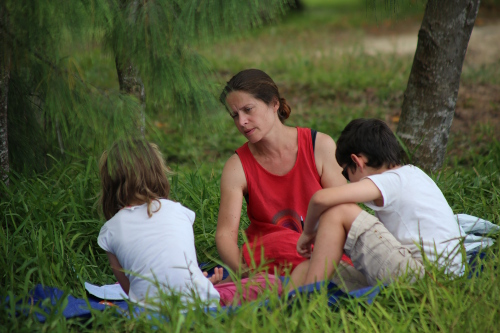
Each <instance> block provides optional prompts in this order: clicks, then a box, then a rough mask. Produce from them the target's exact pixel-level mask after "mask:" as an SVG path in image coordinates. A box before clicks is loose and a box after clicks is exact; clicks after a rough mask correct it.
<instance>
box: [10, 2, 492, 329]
mask: <svg viewBox="0 0 500 333" xmlns="http://www.w3.org/2000/svg"><path fill="white" fill-rule="evenodd" d="M304 3H305V5H306V8H305V10H304V12H301V13H292V14H290V15H288V16H287V17H286V18H284V19H283V20H282V21H281V22H279V23H278V24H275V25H267V26H265V27H262V28H260V29H258V30H255V31H252V32H249V33H247V34H246V35H244V36H240V37H233V38H226V39H224V40H219V41H217V42H216V43H214V44H211V45H204V44H202V45H199V46H197V50H198V52H200V53H201V54H202V55H203V56H205V57H206V59H207V60H208V61H209V62H210V63H211V64H212V65H213V67H214V69H215V74H214V75H215V80H216V82H218V84H217V85H216V86H214V93H215V92H217V91H219V90H220V89H221V88H222V85H223V84H224V82H226V81H227V80H228V79H229V78H230V77H231V76H232V75H233V74H235V73H236V72H238V71H239V70H242V69H245V68H250V67H251V68H260V69H262V70H264V71H266V72H267V73H268V74H269V75H270V76H271V77H272V78H273V79H275V81H276V83H277V84H278V86H279V88H280V90H281V92H282V95H283V96H284V97H285V98H286V99H287V100H288V101H289V104H290V105H291V107H292V114H291V116H290V118H289V120H287V124H289V125H292V126H305V127H312V128H315V129H317V130H318V131H321V132H324V133H327V134H329V135H331V136H332V137H333V138H334V139H336V138H337V137H338V136H339V134H340V131H341V130H342V129H343V127H344V126H345V125H346V124H347V123H348V122H349V121H350V120H352V119H354V118H358V117H377V118H380V119H383V120H385V121H387V122H388V124H389V125H390V126H392V128H394V129H395V128H396V126H397V120H398V115H399V111H400V107H401V103H402V98H403V93H404V89H405V87H406V82H407V80H408V75H409V72H410V69H411V64H412V57H413V56H412V55H411V54H410V55H408V54H403V55H399V54H394V53H390V52H389V53H378V54H370V52H367V50H366V47H365V45H366V44H364V41H366V40H367V39H370V38H374V36H388V35H397V34H403V33H407V32H409V31H413V30H412V29H413V27H415V26H417V29H418V24H419V21H420V20H421V18H422V15H423V6H424V4H423V2H422V1H418V0H417V1H402V2H397V7H396V9H395V12H394V10H393V9H390V8H389V9H387V8H386V6H390V4H391V3H392V1H376V5H375V7H373V5H371V3H372V2H371V1H368V2H365V1H364V0H356V1H354V0H353V1H348V0H336V1H333V0H332V1H327V0H309V1H304ZM367 3H368V5H367ZM479 15H480V17H481V15H486V13H481V12H480V14H479ZM76 60H77V61H79V62H80V63H81V65H82V66H85V67H92V66H93V67H95V73H92V71H90V74H89V75H90V78H89V79H90V80H91V79H92V77H93V78H95V80H99V75H98V73H99V72H102V71H112V68H111V69H110V66H114V65H113V61H112V59H109V58H106V57H105V56H102V55H101V54H99V52H98V51H96V50H95V49H92V50H91V51H89V52H88V53H83V54H80V55H79V56H78V57H76ZM499 65H500V60H496V61H493V62H491V63H486V64H475V63H470V62H469V63H468V62H467V61H466V65H465V67H464V71H463V76H462V83H461V90H460V94H459V102H458V103H457V114H458V116H457V118H456V119H455V121H454V126H455V127H453V128H452V132H451V136H450V142H449V147H448V155H447V158H446V162H445V165H444V166H443V167H442V169H441V170H440V171H439V172H437V173H435V174H432V175H431V176H432V177H433V179H434V180H435V181H436V183H437V184H438V186H439V187H440V188H441V190H442V191H443V193H444V194H445V196H446V198H447V200H448V202H449V204H450V206H451V207H452V209H453V211H454V212H455V213H467V214H471V215H475V216H479V217H482V218H485V219H487V220H490V221H492V222H494V223H496V224H500V214H499V213H498V212H499V211H500V174H499V170H500V142H499V140H500V134H499V133H500V131H499V129H500V128H499V126H498V120H495V119H496V118H495V117H497V118H498V112H499V110H500V101H499V99H498V95H497V92H499V91H500V82H499V81H498V78H499V77H500V76H499V74H500V73H499V68H500V66H499ZM92 75H93V76H92ZM99 84H100V86H106V85H108V88H109V89H117V86H116V84H115V83H111V82H99ZM469 114H474V115H476V116H475V118H468V115H469ZM478 115H484V116H482V117H480V116H478ZM495 115H496V116H495ZM148 117H149V118H148V123H147V131H146V132H147V136H148V138H149V139H150V140H151V141H153V142H155V143H157V144H158V145H159V146H160V148H161V150H162V151H163V152H164V153H165V155H166V156H167V162H168V164H169V166H170V167H171V168H172V169H173V170H174V171H176V174H175V175H174V176H173V177H172V179H171V184H172V198H173V199H174V200H177V201H179V202H181V203H183V204H184V205H185V206H187V207H189V208H190V209H192V210H194V211H195V212H196V216H197V218H196V222H195V225H194V230H195V241H196V248H197V251H198V259H199V261H200V262H210V263H216V262H218V255H217V251H216V248H215V242H214V233H215V226H216V220H217V213H218V205H219V198H220V194H219V179H220V174H221V171H222V167H223V165H224V163H225V161H226V160H227V158H229V156H231V154H233V153H234V150H235V149H236V148H238V147H239V146H240V145H241V144H243V143H244V137H242V136H241V135H240V134H239V133H238V131H237V130H236V128H235V126H234V125H233V123H232V120H231V118H230V117H229V116H228V115H227V114H226V113H225V112H224V111H223V109H222V106H221V108H220V109H218V110H211V112H208V111H207V115H206V116H205V117H203V118H201V119H197V121H196V122H194V123H193V122H191V123H189V122H186V121H183V120H182V119H177V118H175V117H174V118H173V117H172V116H168V117H167V116H166V115H164V114H162V113H161V112H157V113H155V114H150V115H149V116H148ZM464 119H465V120H464ZM471 119H472V120H471ZM98 158H99V156H98V154H94V155H91V156H85V157H83V158H78V157H74V158H73V159H72V160H71V161H69V162H66V161H65V162H59V161H55V162H54V166H53V167H52V169H51V170H49V171H47V172H46V173H43V174H36V175H33V174H28V173H23V174H15V175H13V178H12V180H11V185H10V187H9V188H6V187H2V188H1V189H0V191H2V192H4V193H7V195H5V196H3V197H2V198H1V201H0V212H1V214H0V217H1V218H2V228H1V229H0V251H1V252H2V255H1V256H0V273H1V280H0V295H1V297H2V299H5V298H6V297H7V296H9V297H10V299H11V301H10V304H11V305H12V304H14V303H15V302H16V301H17V300H22V299H24V300H26V296H27V295H28V293H29V290H30V289H31V288H32V287H33V286H34V285H36V284H39V283H43V284H45V285H47V286H56V287H58V288H61V289H63V290H65V291H67V292H68V293H70V294H72V295H74V296H75V297H85V290H84V287H83V282H84V281H89V282H92V283H95V284H109V283H114V282H115V279H114V276H113V274H112V272H111V270H110V268H109V264H108V260H107V257H106V255H105V253H104V252H103V251H102V250H101V249H100V248H99V247H98V245H97V236H98V233H99V230H100V227H101V226H102V224H103V223H104V219H103V217H102V216H100V215H99V213H98V207H97V206H96V198H97V195H98V190H99V180H98V170H97V160H98ZM0 186H2V185H0ZM247 223H248V218H247V217H246V216H245V211H244V210H243V214H242V223H241V231H243V230H244V227H245V226H246V225H247ZM488 253H489V257H488V259H486V260H485V262H484V264H485V268H484V271H483V272H482V273H481V274H480V275H479V276H477V275H473V276H472V278H468V277H467V274H466V276H464V277H461V278H457V279H454V280H451V279H449V278H448V277H446V276H444V275H443V274H442V273H441V272H439V271H437V270H435V269H433V268H431V267H429V274H428V275H427V276H426V277H425V278H424V279H422V280H421V281H418V282H417V283H415V284H408V283H406V282H404V281H401V282H395V283H393V284H391V285H389V286H387V287H386V288H385V289H383V291H382V292H381V294H380V295H379V296H377V298H376V299H375V302H373V304H367V303H366V302H364V301H363V300H362V299H361V300H344V301H342V302H340V304H339V305H338V306H336V307H329V306H328V304H327V296H326V294H325V292H322V293H319V294H317V295H313V296H311V297H310V298H309V299H307V300H305V299H300V298H299V299H298V300H297V301H296V302H294V303H293V304H290V303H289V302H287V300H286V299H284V298H279V297H278V296H277V295H276V294H271V295H266V296H267V297H268V299H269V301H268V302H269V303H268V307H267V308H265V307H260V306H258V305H256V303H252V304H247V305H244V306H242V307H241V309H240V310H239V311H237V312H236V313H221V314H218V315H207V314H206V313H204V311H203V308H202V307H201V306H200V305H199V304H197V305H194V306H193V307H190V308H188V309H185V308H184V309H183V308H182V305H180V304H179V303H178V302H176V301H175V300H166V302H165V305H164V308H162V313H163V314H165V315H166V316H167V317H169V318H170V320H169V321H165V320H164V319H161V318H157V317H154V318H152V319H151V318H148V317H147V316H146V315H147V314H143V315H141V316H139V317H138V318H133V319H130V318H127V317H123V316H116V315H115V311H114V309H113V308H110V309H108V310H106V311H104V312H98V311H96V312H94V313H93V314H92V316H91V317H90V318H86V319H71V320H66V319H65V318H64V317H63V316H62V315H61V313H56V314H53V315H51V316H50V317H49V318H48V320H47V322H46V323H43V324H41V323H38V322H37V321H36V320H35V319H34V318H33V316H32V315H28V316H17V317H16V316H15V311H14V310H13V309H12V307H10V308H7V307H1V308H0V332H3V331H5V332H7V331H19V332H32V331H44V332H52V331H75V332H86V331H98V332H142V331H151V330H158V331H168V332H181V331H195V332H197V331H204V332H205V331H206V332H222V331H224V332H227V331H234V332H243V331H245V332H246V331H249V332H262V331H264V332H275V331H276V332H283V331H318V332H324V331H343V332H436V331H443V332H451V331H453V332H470V331H475V332H484V331H490V332H494V331H498V330H499V329H498V328H499V327H500V315H499V314H500V280H499V274H500V265H499V259H498V258H499V257H498V256H499V253H500V245H499V244H498V243H497V244H496V245H494V246H493V247H492V248H491V249H490V250H489V251H488ZM24 305H25V308H26V309H27V310H28V311H30V312H31V313H33V311H34V309H33V308H32V307H31V305H30V304H29V303H28V304H26V303H25V304H24ZM180 310H184V311H185V314H180Z"/></svg>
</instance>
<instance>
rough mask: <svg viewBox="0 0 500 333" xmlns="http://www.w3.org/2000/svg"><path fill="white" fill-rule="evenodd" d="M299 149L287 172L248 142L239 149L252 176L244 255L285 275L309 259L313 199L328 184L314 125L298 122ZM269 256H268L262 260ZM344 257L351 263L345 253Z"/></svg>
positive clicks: (251, 264)
mask: <svg viewBox="0 0 500 333" xmlns="http://www.w3.org/2000/svg"><path fill="white" fill-rule="evenodd" d="M297 133H298V140H297V142H298V152H297V160H296V161H295V165H294V166H293V168H292V170H290V171H289V172H288V173H287V174H286V175H283V176H277V175H273V174H272V173H270V172H269V171H267V170H266V169H264V168H263V167H262V166H261V165H260V164H259V163H258V162H257V160H256V159H255V158H254V157H253V155H252V153H251V152H250V149H249V148H248V143H245V144H244V145H243V146H241V147H240V148H239V149H238V150H236V153H237V154H238V156H239V158H240V161H241V164H242V165H243V170H244V172H245V177H246V180H247V192H248V194H247V196H246V197H245V199H246V201H247V214H248V218H249V219H250V226H249V227H248V229H247V230H246V236H247V239H248V242H247V244H246V245H244V246H243V248H242V251H243V258H244V259H245V262H246V264H247V265H248V266H249V267H251V268H252V269H259V268H260V270H267V271H268V272H269V271H270V272H273V271H274V273H275V274H280V275H283V274H284V273H285V270H286V269H287V268H291V269H292V270H293V269H294V268H295V267H297V265H298V264H300V263H301V262H302V261H304V260H305V258H304V257H301V256H300V255H299V254H298V253H297V248H296V246H297V241H298V239H299V237H300V234H301V233H302V221H303V219H304V218H305V217H306V214H307V207H308V206H309V201H310V199H311V197H312V195H313V194H314V193H316V191H318V190H320V189H322V186H321V178H320V176H319V174H318V170H317V168H316V160H315V158H314V148H313V139H312V137H311V130H310V129H306V128H300V127H297ZM262 259H264V261H262ZM342 260H344V261H347V262H348V263H350V264H351V265H352V263H351V261H350V259H349V258H348V257H346V256H345V255H343V256H342Z"/></svg>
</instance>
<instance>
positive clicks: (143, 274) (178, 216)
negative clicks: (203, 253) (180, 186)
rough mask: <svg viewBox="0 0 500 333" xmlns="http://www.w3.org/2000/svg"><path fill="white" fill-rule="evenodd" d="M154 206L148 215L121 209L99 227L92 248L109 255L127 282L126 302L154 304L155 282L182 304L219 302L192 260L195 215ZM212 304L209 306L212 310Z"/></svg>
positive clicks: (164, 204) (170, 205)
mask: <svg viewBox="0 0 500 333" xmlns="http://www.w3.org/2000/svg"><path fill="white" fill-rule="evenodd" d="M159 201H160V203H161V207H160V210H159V211H157V212H155V211H156V210H157V209H158V203H157V202H156V201H153V203H152V207H151V208H152V212H153V216H152V217H148V215H147V205H146V204H143V205H140V206H132V207H125V208H123V209H121V210H120V211H119V212H118V213H116V215H115V216H113V217H112V218H111V219H110V220H109V221H107V222H106V223H105V224H104V226H103V227H102V228H101V231H100V233H99V237H98V239H97V243H98V244H99V246H100V247H101V248H102V249H103V250H105V251H108V252H111V253H113V254H114V255H115V256H116V257H117V258H118V261H119V262H120V264H121V266H122V267H123V269H124V270H126V271H129V272H125V275H126V276H127V278H128V279H129V281H130V291H129V298H130V300H132V301H136V302H144V301H145V300H146V298H147V299H151V300H154V298H155V296H156V295H157V293H158V290H157V288H156V286H155V282H154V281H157V282H158V283H159V285H160V286H162V290H163V291H164V292H166V293H169V292H170V291H175V292H177V293H180V294H181V295H182V296H181V298H182V299H183V301H184V302H187V301H190V300H193V297H192V296H193V293H195V295H196V296H195V297H194V298H196V297H199V299H201V300H202V301H204V302H209V303H213V304H218V303H219V293H218V292H217V291H216V290H215V288H214V286H213V284H212V283H211V282H210V281H209V280H208V279H207V278H206V277H205V276H204V275H203V272H202V271H201V269H200V268H199V266H198V261H197V259H196V250H195V246H194V233H193V227H192V225H193V223H194V219H195V213H194V212H193V211H191V210H189V209H187V208H186V207H184V206H182V205H181V204H180V203H176V202H173V201H170V200H166V199H160V200H159ZM213 304H212V305H213Z"/></svg>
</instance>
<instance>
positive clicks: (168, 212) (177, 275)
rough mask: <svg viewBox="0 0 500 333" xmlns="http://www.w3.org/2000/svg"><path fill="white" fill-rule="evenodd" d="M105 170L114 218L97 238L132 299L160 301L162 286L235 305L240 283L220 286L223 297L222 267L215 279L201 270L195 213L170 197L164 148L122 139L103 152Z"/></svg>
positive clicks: (108, 209) (105, 206) (106, 201)
mask: <svg viewBox="0 0 500 333" xmlns="http://www.w3.org/2000/svg"><path fill="white" fill-rule="evenodd" d="M99 169H100V176H101V185H102V193H101V199H100V201H101V205H102V210H103V213H104V216H105V217H106V219H107V220H108V221H107V222H106V223H105V224H104V226H103V227H102V228H101V231H100V233H99V237H98V240H97V242H98V244H99V246H100V247H101V248H102V249H103V250H105V251H106V254H107V256H108V259H109V263H110V265H111V269H112V270H113V273H114V275H115V277H116V279H117V280H118V282H119V283H120V285H121V287H122V288H123V290H124V291H125V292H126V293H127V294H128V295H129V298H130V300H131V301H134V302H139V303H151V302H155V301H157V298H158V294H159V292H160V291H159V290H158V287H159V288H160V289H162V291H163V292H174V293H178V294H180V296H181V299H182V300H183V301H184V302H185V303H187V302H191V301H194V299H198V300H201V301H202V302H205V303H206V304H209V305H216V304H217V303H219V301H220V302H221V304H222V305H225V304H228V303H231V302H232V300H233V299H234V297H235V294H236V287H235V286H234V284H219V285H218V288H219V290H220V291H221V294H222V297H221V296H220V294H219V291H218V290H217V289H216V288H215V287H214V284H216V283H218V282H220V281H221V279H222V268H216V269H215V274H214V275H213V276H212V277H210V278H207V277H206V275H207V274H206V273H205V272H202V271H201V269H200V268H199V265H198V261H197V258H196V249H195V246H194V233H193V227H192V226H193V223H194V220H195V213H194V212H193V211H191V210H189V209H187V208H186V207H184V206H182V205H181V204H180V203H177V202H173V201H171V200H169V199H168V195H169V191H170V185H169V183H168V179H167V173H168V171H167V168H166V166H165V163H164V160H163V157H162V155H161V153H160V151H159V150H158V147H157V146H156V145H155V144H152V143H149V142H147V141H145V140H142V139H134V140H120V141H117V142H115V143H114V144H113V145H112V146H111V148H110V149H109V150H108V151H105V152H104V153H103V154H102V157H101V160H100V163H99ZM263 286H264V287H265V286H266V285H265V281H264V284H263ZM254 289H255V288H254ZM252 295H254V298H255V297H256V295H255V292H254V293H253V294H252ZM244 296H245V295H244ZM221 298H222V300H220V299H221ZM243 298H245V297H243Z"/></svg>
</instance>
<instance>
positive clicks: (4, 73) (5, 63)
mask: <svg viewBox="0 0 500 333" xmlns="http://www.w3.org/2000/svg"><path fill="white" fill-rule="evenodd" d="M7 23H8V15H7V10H6V9H5V8H3V5H2V7H0V27H5V26H7ZM6 39H7V38H6V36H5V30H4V29H0V179H1V180H2V181H4V182H5V183H6V184H7V185H9V179H8V172H9V169H10V168H9V141H8V137H7V133H8V132H7V110H8V108H7V100H8V96H9V78H10V48H9V46H8V45H7V42H6Z"/></svg>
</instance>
